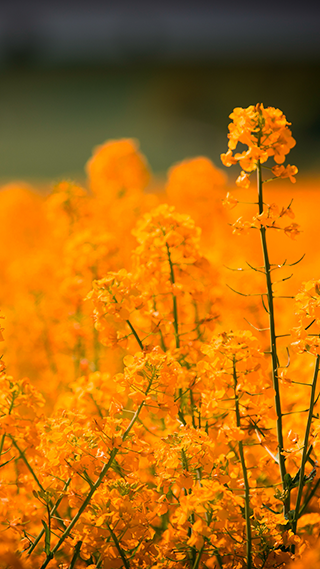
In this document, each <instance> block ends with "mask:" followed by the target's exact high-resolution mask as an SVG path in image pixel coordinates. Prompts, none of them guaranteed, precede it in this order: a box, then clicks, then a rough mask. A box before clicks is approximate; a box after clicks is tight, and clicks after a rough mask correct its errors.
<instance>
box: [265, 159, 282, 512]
mask: <svg viewBox="0 0 320 569" xmlns="http://www.w3.org/2000/svg"><path fill="white" fill-rule="evenodd" d="M257 183H258V200H259V214H261V213H263V191H262V177H261V164H260V160H259V161H258V168H257ZM260 235H261V245H262V252H263V260H264V268H265V274H266V284H267V295H268V309H269V310H268V312H269V327H270V343H271V349H270V351H271V361H272V382H273V388H274V391H275V396H274V401H275V409H276V414H277V438H278V454H279V469H280V476H281V481H282V485H283V489H284V491H286V489H287V488H286V482H285V475H286V465H285V458H284V456H283V448H284V445H283V434H282V412H281V400H280V387H279V377H278V355H277V340H276V331H275V318H274V304H273V290H272V281H271V270H270V269H271V267H270V261H269V254H268V247H267V237H266V228H265V227H263V226H261V227H260ZM289 511H290V493H289V491H288V493H287V496H286V497H285V501H284V513H285V515H287V514H288V513H289Z"/></svg>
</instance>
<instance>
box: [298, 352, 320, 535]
mask: <svg viewBox="0 0 320 569" xmlns="http://www.w3.org/2000/svg"><path fill="white" fill-rule="evenodd" d="M319 363H320V356H317V359H316V365H315V368H314V374H313V381H312V389H311V394H310V404H309V414H308V420H307V426H306V431H305V435H304V443H303V453H302V458H301V466H300V478H299V486H298V495H297V501H296V507H295V512H294V521H293V526H292V529H293V531H294V533H295V532H296V529H297V523H298V519H299V510H300V504H301V498H302V493H303V488H304V483H305V480H304V470H305V465H306V462H307V456H308V442H309V435H310V429H311V423H312V417H313V409H314V403H315V394H316V388H317V380H318V374H319Z"/></svg>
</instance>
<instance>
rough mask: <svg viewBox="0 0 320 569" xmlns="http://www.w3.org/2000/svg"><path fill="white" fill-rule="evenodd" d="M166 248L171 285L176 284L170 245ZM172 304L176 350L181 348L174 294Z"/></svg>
mask: <svg viewBox="0 0 320 569" xmlns="http://www.w3.org/2000/svg"><path fill="white" fill-rule="evenodd" d="M166 247H167V253H168V261H169V265H170V280H171V284H174V283H175V278H174V270H173V264H172V260H171V253H170V248H169V245H168V243H166ZM172 302H173V327H174V335H175V339H176V348H180V338H179V324H178V306H177V297H176V295H175V294H173V293H172Z"/></svg>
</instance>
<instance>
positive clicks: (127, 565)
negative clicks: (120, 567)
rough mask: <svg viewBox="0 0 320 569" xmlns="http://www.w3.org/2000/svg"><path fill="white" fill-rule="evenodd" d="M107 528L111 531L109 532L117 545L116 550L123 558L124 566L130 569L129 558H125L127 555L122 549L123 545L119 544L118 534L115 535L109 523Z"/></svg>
mask: <svg viewBox="0 0 320 569" xmlns="http://www.w3.org/2000/svg"><path fill="white" fill-rule="evenodd" d="M106 526H107V528H108V530H109V532H110V534H111V537H112V539H113V541H114V544H115V546H116V548H117V550H118V552H119V555H120V557H121V559H122V561H123V564H124V566H125V568H126V569H130V563H129V561H128V560H127V558H126V556H125V554H124V551H123V549H122V547H121V545H120V543H119V540H118V538H117V536H116V534H115V533H114V531H113V530H112V528H111V527H110V526H109V524H108V522H106Z"/></svg>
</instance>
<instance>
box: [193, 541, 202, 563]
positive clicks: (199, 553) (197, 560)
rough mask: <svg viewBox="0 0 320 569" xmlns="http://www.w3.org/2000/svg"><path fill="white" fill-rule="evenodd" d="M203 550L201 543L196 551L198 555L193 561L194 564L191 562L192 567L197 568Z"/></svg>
mask: <svg viewBox="0 0 320 569" xmlns="http://www.w3.org/2000/svg"><path fill="white" fill-rule="evenodd" d="M203 550H204V544H203V546H202V547H201V549H200V550H199V551H198V555H197V557H196V560H195V562H194V564H193V566H192V569H198V567H199V563H200V560H201V557H202V553H203Z"/></svg>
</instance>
